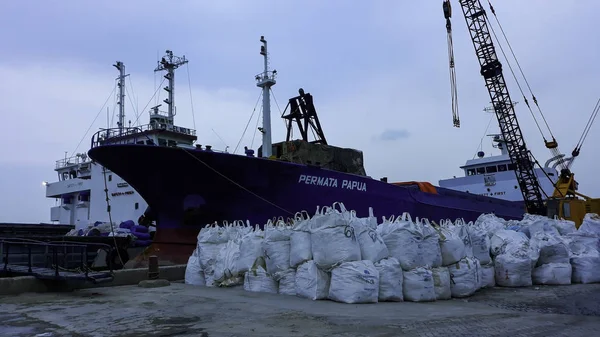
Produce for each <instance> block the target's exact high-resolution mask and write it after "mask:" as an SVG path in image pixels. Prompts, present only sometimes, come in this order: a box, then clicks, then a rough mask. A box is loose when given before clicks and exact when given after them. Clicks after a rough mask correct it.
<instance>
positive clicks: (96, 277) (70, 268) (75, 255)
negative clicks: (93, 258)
mask: <svg viewBox="0 0 600 337" xmlns="http://www.w3.org/2000/svg"><path fill="white" fill-rule="evenodd" d="M96 245H99V244H96ZM103 248H104V249H105V250H106V251H109V250H110V249H111V247H110V246H109V245H103ZM0 256H2V264H0V275H2V276H26V275H30V276H35V277H36V278H38V279H42V280H54V281H63V282H69V281H83V282H92V283H103V282H110V281H112V280H113V269H112V266H111V265H110V264H109V266H108V267H109V270H108V271H103V272H96V271H93V270H91V269H90V268H89V267H88V261H87V256H88V247H87V245H85V244H77V243H72V242H43V241H37V240H30V239H21V238H0Z"/></svg>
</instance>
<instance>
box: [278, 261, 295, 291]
mask: <svg viewBox="0 0 600 337" xmlns="http://www.w3.org/2000/svg"><path fill="white" fill-rule="evenodd" d="M273 279H275V280H276V281H277V282H278V283H279V291H278V293H279V294H280V295H292V296H295V295H296V270H295V269H292V268H290V269H288V270H284V271H280V272H278V273H276V274H275V275H273Z"/></svg>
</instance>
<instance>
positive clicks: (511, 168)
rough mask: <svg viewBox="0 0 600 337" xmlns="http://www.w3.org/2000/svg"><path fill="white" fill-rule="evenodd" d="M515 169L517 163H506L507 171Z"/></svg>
mask: <svg viewBox="0 0 600 337" xmlns="http://www.w3.org/2000/svg"><path fill="white" fill-rule="evenodd" d="M516 169H517V165H515V164H508V170H509V171H514V170H516Z"/></svg>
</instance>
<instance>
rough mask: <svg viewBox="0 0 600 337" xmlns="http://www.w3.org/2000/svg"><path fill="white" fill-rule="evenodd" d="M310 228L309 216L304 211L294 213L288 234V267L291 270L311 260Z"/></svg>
mask: <svg viewBox="0 0 600 337" xmlns="http://www.w3.org/2000/svg"><path fill="white" fill-rule="evenodd" d="M310 227H311V220H310V215H309V214H308V213H307V212H306V211H302V212H298V213H296V216H295V221H294V225H293V227H292V230H291V232H290V266H291V267H292V268H295V267H297V266H298V265H299V264H301V263H304V262H306V261H308V260H311V259H312V248H311V243H310Z"/></svg>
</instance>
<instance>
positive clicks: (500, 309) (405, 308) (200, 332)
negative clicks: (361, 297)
mask: <svg viewBox="0 0 600 337" xmlns="http://www.w3.org/2000/svg"><path fill="white" fill-rule="evenodd" d="M599 315H600V284H589V285H581V284H578V285H571V286H534V287H529V288H519V289H510V288H494V289H487V290H481V291H479V292H478V293H477V294H475V295H474V296H472V297H469V298H466V299H453V300H449V301H438V302H432V303H410V302H402V303H387V302H386V303H377V304H362V305H349V304H342V303H335V302H331V301H310V300H307V299H302V298H298V297H294V296H284V295H274V294H265V293H250V292H246V291H244V290H243V289H241V288H239V287H238V288H207V287H197V286H191V285H186V284H183V283H181V282H172V283H171V285H170V286H166V287H161V288H141V287H138V286H137V285H128V286H119V287H102V288H89V289H81V290H75V291H71V292H60V293H48V292H46V293H22V294H19V295H12V296H1V297H0V317H1V319H0V335H2V336H39V337H42V336H44V337H54V336H128V337H133V336H205V337H208V336H210V337H215V336H240V337H241V336H510V337H516V336H544V337H546V336H586V337H589V336H594V335H596V333H598V331H600V319H599V317H598V316H599Z"/></svg>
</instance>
